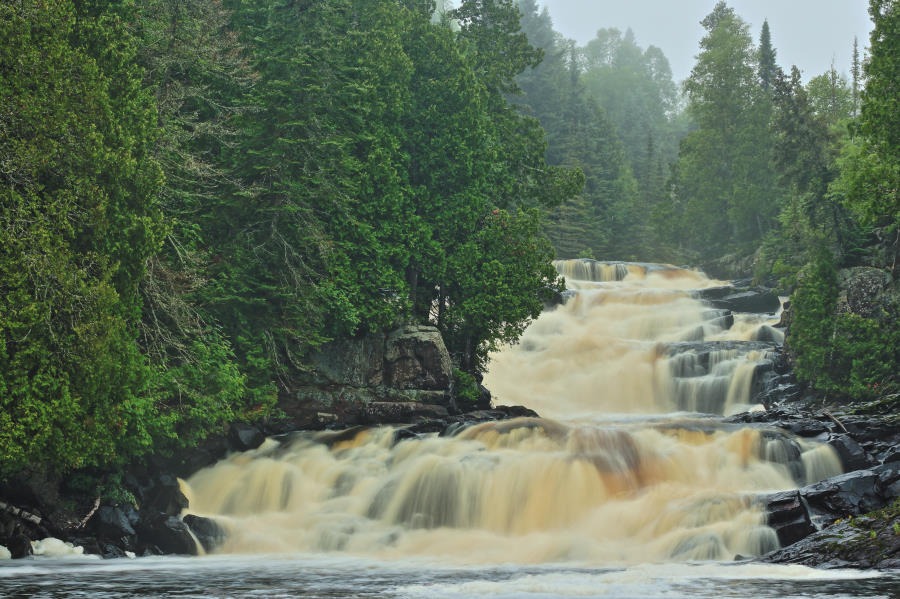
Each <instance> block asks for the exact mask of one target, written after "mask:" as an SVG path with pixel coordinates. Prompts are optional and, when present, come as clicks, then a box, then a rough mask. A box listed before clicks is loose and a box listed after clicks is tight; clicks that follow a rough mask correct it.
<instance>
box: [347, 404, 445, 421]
mask: <svg viewBox="0 0 900 599" xmlns="http://www.w3.org/2000/svg"><path fill="white" fill-rule="evenodd" d="M448 415H449V413H448V412H447V408H445V407H444V406H441V405H436V404H427V403H419V402H387V401H384V402H380V401H379V402H372V403H370V404H367V405H366V406H365V407H364V413H363V416H362V422H363V424H381V423H392V424H400V423H411V422H414V421H415V420H417V419H440V418H446V417H447V416H448Z"/></svg>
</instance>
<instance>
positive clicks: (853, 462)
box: [828, 434, 874, 472]
mask: <svg viewBox="0 0 900 599" xmlns="http://www.w3.org/2000/svg"><path fill="white" fill-rule="evenodd" d="M828 444H829V445H831V446H832V447H833V448H834V450H835V451H837V454H838V456H839V457H840V458H841V465H843V467H844V471H845V472H851V471H853V470H862V469H864V468H868V467H869V466H873V465H874V463H873V462H872V460H871V459H870V458H869V455H868V454H867V453H866V450H865V449H863V448H862V446H860V444H859V443H857V442H856V441H855V440H854V439H853V437H851V436H850V435H848V434H833V435H831V436H830V437H829V439H828Z"/></svg>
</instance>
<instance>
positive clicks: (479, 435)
mask: <svg viewBox="0 0 900 599" xmlns="http://www.w3.org/2000/svg"><path fill="white" fill-rule="evenodd" d="M557 268H558V269H559V270H560V272H562V273H563V274H565V275H566V277H567V279H568V282H569V287H570V288H572V289H574V295H573V296H572V297H570V298H569V300H568V301H567V302H566V304H565V305H563V306H559V307H558V308H556V309H555V310H552V311H548V312H545V313H544V314H543V315H542V316H541V317H540V318H539V319H538V320H537V321H536V322H534V323H533V324H532V325H531V326H530V327H529V329H528V330H527V331H526V333H525V335H524V336H523V338H522V340H521V342H520V343H519V344H517V345H515V346H512V347H508V348H505V349H503V350H502V351H500V352H498V353H497V354H496V355H494V356H493V358H492V361H491V364H490V372H489V373H488V375H487V376H486V378H485V384H486V385H487V386H488V388H490V389H491V390H492V391H493V392H494V394H495V402H496V403H502V404H518V405H526V406H528V407H531V408H533V409H535V410H536V411H537V412H538V413H540V414H541V416H542V418H526V419H517V420H512V421H504V422H499V423H484V424H480V425H476V426H474V427H469V428H466V429H463V430H460V431H454V432H453V434H446V435H441V436H439V435H430V436H429V435H426V436H419V437H416V438H406V437H407V436H408V435H403V434H402V432H401V431H398V430H397V429H393V428H390V427H383V428H378V429H369V430H363V431H359V432H357V433H355V434H350V435H346V434H345V435H335V434H333V433H298V434H296V435H291V436H288V437H284V438H280V439H271V440H269V441H267V442H266V443H265V444H264V445H263V446H262V447H260V448H259V449H258V450H255V451H253V452H246V453H244V454H240V455H234V456H231V457H230V458H228V459H226V460H223V461H222V462H220V463H219V464H217V465H215V466H213V467H211V468H208V469H206V470H203V471H201V472H198V473H197V474H195V475H194V476H193V477H191V479H190V480H188V481H186V482H185V483H184V490H185V492H186V494H187V495H188V497H189V499H190V505H191V507H190V511H191V512H193V513H196V514H199V515H204V516H208V517H211V518H213V519H215V520H216V522H217V523H218V524H219V525H220V526H221V527H222V528H223V529H224V530H225V531H226V538H225V541H224V542H223V543H222V544H221V545H220V546H219V547H218V548H217V549H216V550H215V552H214V554H213V555H206V556H201V557H197V558H177V557H166V558H139V559H133V560H113V561H99V560H95V559H92V558H89V557H84V556H77V555H74V556H68V557H55V558H48V557H38V558H34V559H31V560H27V561H15V562H12V561H8V560H7V561H0V596H10V597H32V596H35V597H121V596H132V597H138V596H171V597H375V596H377V597H432V598H434V597H779V598H787V597H810V598H811V597H893V596H897V592H898V583H900V578H898V576H897V575H896V574H890V573H888V574H884V573H875V572H854V571H841V570H830V571H820V570H813V569H809V568H804V567H799V566H772V565H765V564H758V563H754V562H752V561H750V560H749V559H748V558H752V557H753V556H757V555H761V554H763V553H766V552H768V551H771V550H773V549H776V548H777V547H778V539H777V536H776V534H775V532H774V531H773V530H771V529H770V528H768V527H767V526H766V525H765V514H764V513H763V512H762V510H761V508H760V506H759V502H758V501H756V498H757V497H759V496H761V495H763V494H765V493H768V492H772V491H776V490H783V489H790V488H795V487H797V486H798V485H803V484H807V483H810V482H814V481H817V480H821V479H823V478H826V477H828V476H832V475H835V474H838V473H840V471H841V467H840V462H839V460H838V459H837V456H836V455H835V454H834V452H833V451H832V450H831V449H830V448H829V447H827V446H825V445H818V444H816V443H813V442H810V441H807V440H802V439H795V438H792V437H790V436H789V435H787V434H786V433H784V432H782V431H778V430H768V429H765V428H758V427H757V428H752V427H739V426H736V425H732V424H728V423H726V422H725V421H723V418H722V417H723V416H724V415H727V414H730V413H735V412H738V411H742V410H746V409H761V407H760V406H754V405H753V402H752V399H753V394H754V392H755V391H757V390H758V389H759V385H760V380H761V379H763V378H764V377H765V376H766V374H765V373H766V372H767V371H769V370H770V362H769V359H770V358H771V354H770V353H769V349H770V348H769V347H768V346H767V345H766V344H765V343H760V342H758V341H754V339H759V338H761V337H764V338H767V339H771V338H772V336H773V333H772V330H771V329H770V328H769V325H771V324H772V320H773V319H774V316H773V315H749V314H748V315H735V317H734V322H733V323H732V320H731V318H730V317H727V318H726V317H725V316H726V315H723V314H722V313H721V312H717V311H715V310H712V309H710V308H709V307H708V306H705V305H703V304H702V303H701V302H700V301H698V300H697V299H696V298H695V290H697V289H702V288H705V287H714V286H717V285H721V283H719V282H716V281H710V280H709V279H707V278H706V277H705V276H703V275H702V274H700V273H696V272H693V271H687V270H680V269H675V268H670V267H658V266H652V265H651V266H648V265H624V264H619V265H605V264H599V263H593V262H584V261H570V262H561V263H558V264H557ZM763 330H764V331H766V334H765V335H762V336H761V335H760V331H763ZM776 341H777V335H776Z"/></svg>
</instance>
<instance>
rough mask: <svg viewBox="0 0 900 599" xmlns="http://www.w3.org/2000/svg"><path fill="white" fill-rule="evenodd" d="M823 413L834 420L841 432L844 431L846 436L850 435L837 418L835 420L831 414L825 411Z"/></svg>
mask: <svg viewBox="0 0 900 599" xmlns="http://www.w3.org/2000/svg"><path fill="white" fill-rule="evenodd" d="M823 413H824V414H825V415H826V416H828V417H829V418H831V419H832V420H834V423H835V424H837V425H838V426H839V427H841V430H843V431H844V432H845V433H847V434H848V435H849V434H850V431H848V430H847V427H846V426H844V423H843V422H841V421H840V420H838V419H837V418H835V417H834V415H833V414H832V413H831V412H829V411H828V410H825V411H824V412H823Z"/></svg>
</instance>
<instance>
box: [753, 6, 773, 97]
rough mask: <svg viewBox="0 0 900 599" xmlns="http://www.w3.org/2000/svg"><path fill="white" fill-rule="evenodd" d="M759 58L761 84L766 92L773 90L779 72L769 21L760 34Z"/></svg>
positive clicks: (763, 25)
mask: <svg viewBox="0 0 900 599" xmlns="http://www.w3.org/2000/svg"><path fill="white" fill-rule="evenodd" d="M757 52H758V54H759V57H758V59H757V60H758V62H759V67H758V69H759V83H760V85H762V88H763V89H764V90H766V91H768V90H770V89H771V88H772V83H773V81H774V79H775V74H776V72H777V70H778V65H777V64H776V58H775V57H776V52H775V48H773V47H772V35H771V33H770V32H769V21H768V20H764V21H763V24H762V29H761V30H760V32H759V49H758V50H757Z"/></svg>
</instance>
